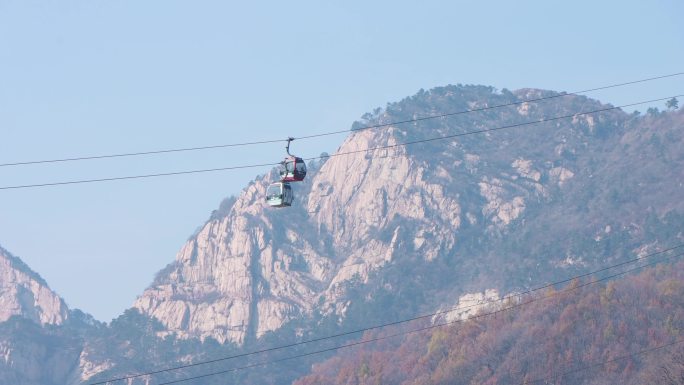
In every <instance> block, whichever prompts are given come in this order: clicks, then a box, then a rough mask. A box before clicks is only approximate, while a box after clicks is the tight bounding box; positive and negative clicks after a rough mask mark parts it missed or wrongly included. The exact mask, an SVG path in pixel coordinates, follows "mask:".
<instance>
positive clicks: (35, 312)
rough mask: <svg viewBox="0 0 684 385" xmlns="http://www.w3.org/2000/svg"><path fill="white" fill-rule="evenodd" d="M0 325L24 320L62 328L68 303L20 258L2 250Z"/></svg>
mask: <svg viewBox="0 0 684 385" xmlns="http://www.w3.org/2000/svg"><path fill="white" fill-rule="evenodd" d="M0 304H1V306H0V322H4V321H7V320H8V319H9V318H10V317H13V316H20V317H23V318H26V319H29V320H31V321H34V322H36V323H37V324H40V325H61V324H62V323H64V321H65V320H66V319H67V316H68V312H69V310H68V309H67V306H66V304H65V303H64V301H63V300H62V299H61V298H60V297H59V296H58V295H57V294H55V293H54V292H53V291H52V290H50V288H49V287H48V285H47V283H46V282H45V280H43V279H42V278H41V277H40V276H39V275H38V274H37V273H35V272H34V271H32V270H31V269H29V267H28V266H26V264H25V263H24V262H23V261H21V260H20V259H19V258H17V257H15V256H13V255H12V254H10V253H9V252H8V251H6V250H5V249H3V248H0Z"/></svg>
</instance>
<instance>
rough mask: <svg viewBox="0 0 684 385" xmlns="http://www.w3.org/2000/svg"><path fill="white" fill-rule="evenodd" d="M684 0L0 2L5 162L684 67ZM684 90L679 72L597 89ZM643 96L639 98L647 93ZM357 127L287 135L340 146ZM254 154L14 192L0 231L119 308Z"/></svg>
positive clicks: (207, 157) (42, 265) (87, 165)
mask: <svg viewBox="0 0 684 385" xmlns="http://www.w3.org/2000/svg"><path fill="white" fill-rule="evenodd" d="M682 15H684V2H682V1H681V0H672V1H650V2H645V1H564V2H561V1H548V0H546V1H486V2H485V1H482V2H475V1H425V0H424V1H420V2H418V1H412V2H408V1H396V0H395V1H336V2H323V1H309V2H282V1H272V2H246V1H242V2H230V1H172V0H159V1H139V0H136V1H132V0H116V1H114V0H111V1H103V0H87V1H64V0H62V1H34V0H0V163H6V162H12V161H22V160H36V159H49V158H60V157H68V156H74V155H92V154H107V153H117V152H129V151H144V150H153V149H164V148H174V147H185V146H202V145H212V144H221V143H232V142H240V141H251V140H261V139H277V138H284V137H287V136H290V135H291V136H295V137H296V136H299V135H306V134H311V133H317V132H325V131H332V130H340V129H347V128H349V127H350V125H351V123H352V122H353V121H354V120H355V119H357V118H358V117H359V116H361V115H362V114H363V113H365V112H367V111H371V110H372V109H374V108H375V107H378V106H384V105H385V104H386V103H387V102H391V101H396V100H399V99H401V98H403V97H405V96H408V95H411V94H413V93H415V92H416V91H417V90H418V89H420V88H425V89H428V88H431V87H434V86H441V85H446V84H449V83H452V84H455V83H464V84H470V83H476V84H486V85H492V86H495V87H497V88H509V89H516V88H522V87H539V88H548V89H555V90H564V91H573V90H580V89H585V88H591V87H596V86H601V85H606V84H611V83H617V82H622V81H629V80H634V79H639V78H644V77H649V76H655V75H662V74H668V73H674V72H681V71H684V49H683V47H684V43H683V42H684V23H682ZM681 93H684V77H681V78H676V79H669V80H664V81H659V82H654V83H652V84H648V85H641V86H632V87H628V88H624V89H620V90H613V91H610V92H603V93H596V94H591V95H589V96H592V97H597V98H600V99H601V100H603V101H605V102H610V103H613V104H616V105H617V104H622V103H629V102H634V101H639V100H643V99H649V98H658V97H664V96H668V95H673V94H681ZM641 110H645V108H641ZM342 139H343V136H337V137H328V138H326V139H325V140H320V141H315V140H311V141H302V142H295V143H294V144H293V150H294V151H296V152H297V153H299V154H301V155H304V156H307V157H308V156H316V155H319V154H320V153H321V152H323V151H328V152H333V151H334V150H335V149H336V148H337V146H338V144H339V143H340V142H341V141H342ZM282 152H283V144H280V143H279V144H273V145H266V146H258V147H246V148H241V149H235V148H233V149H222V150H213V151H206V152H202V153H184V154H175V155H164V156H156V157H145V158H135V159H127V160H122V159H119V160H98V161H89V162H79V163H77V164H74V163H71V164H51V165H34V166H23V167H4V168H0V186H8V185H17V184H26V183H41V182H52V181H62V180H71V179H82V178H96V177H109V176H120V175H129V174H141V173H150V172H168V171H178V170H189V169H196V168H212V167H223V166H231V165H240V164H251V163H266V162H274V163H275V162H277V161H279V159H280V158H281V156H282ZM266 171H268V169H267V168H264V169H252V170H245V171H240V172H220V173H212V174H202V175H193V176H180V177H169V178H160V179H147V180H137V181H125V182H109V183H99V184H91V185H75V186H63V187H51V188H38V189H26V190H11V191H10V190H6V191H0V245H2V246H3V247H5V248H7V249H8V250H10V251H11V252H12V253H14V254H15V255H18V256H20V257H21V258H22V259H23V260H24V261H26V262H27V263H28V264H29V266H31V267H32V268H33V269H34V270H36V271H37V272H38V273H40V274H41V275H42V276H43V277H44V278H45V279H46V280H47V281H48V283H49V284H50V286H51V287H52V288H53V289H55V290H56V291H57V292H58V293H59V294H60V295H62V296H63V297H64V298H65V300H66V301H67V303H68V304H69V305H70V306H71V307H77V308H81V309H83V310H85V311H87V312H90V313H92V314H93V315H95V317H97V318H98V319H101V320H105V321H109V320H110V319H111V318H113V317H115V316H117V315H118V314H120V313H121V312H122V311H123V310H124V309H125V308H126V307H128V306H129V305H130V304H131V303H132V302H133V300H134V299H135V296H136V295H137V294H139V293H140V292H142V290H143V289H144V288H145V287H146V286H147V285H148V284H149V283H150V282H151V281H152V279H153V276H154V273H155V272H156V271H158V270H160V269H161V268H162V267H164V266H165V265H166V264H167V263H170V262H171V261H172V260H173V258H174V256H175V253H176V251H177V250H178V248H179V247H180V246H181V245H182V243H183V242H184V241H185V240H186V239H187V237H188V236H189V235H190V234H191V233H192V232H193V231H194V230H195V228H196V227H197V226H199V225H201V224H202V223H203V222H204V221H205V220H206V218H208V216H209V214H210V212H211V211H212V210H213V209H215V208H216V207H217V206H218V204H219V202H220V201H221V199H222V198H223V197H225V196H228V195H231V194H237V193H238V192H239V191H240V190H241V189H242V187H243V186H245V185H246V183H247V182H248V181H249V180H250V179H252V178H253V177H254V176H255V175H257V174H260V173H263V172H266Z"/></svg>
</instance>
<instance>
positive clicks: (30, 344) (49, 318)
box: [0, 248, 80, 385]
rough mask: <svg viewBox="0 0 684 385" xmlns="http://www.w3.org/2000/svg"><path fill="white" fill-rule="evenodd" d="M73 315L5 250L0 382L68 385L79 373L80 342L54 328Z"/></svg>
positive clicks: (0, 274)
mask: <svg viewBox="0 0 684 385" xmlns="http://www.w3.org/2000/svg"><path fill="white" fill-rule="evenodd" d="M71 315H72V312H71V311H70V310H69V309H68V308H67V306H66V304H65V303H64V300H62V298H60V297H59V296H58V295H57V294H56V293H55V292H53V291H52V290H50V288H49V287H48V285H47V283H46V282H45V280H43V278H41V277H40V276H39V275H38V274H37V273H35V272H34V271H32V270H31V269H30V268H29V267H28V266H26V264H25V263H24V262H23V261H22V260H21V259H19V258H18V257H15V256H13V255H12V254H10V253H9V252H8V251H7V250H5V249H2V248H0V357H1V359H0V383H2V384H15V385H23V384H26V385H29V384H45V385H52V384H54V385H57V384H64V383H66V381H69V379H70V378H72V376H73V373H74V372H75V371H76V370H77V368H76V361H77V360H78V356H79V353H80V349H79V347H78V346H79V342H78V341H77V339H75V338H74V337H72V336H68V335H65V334H62V333H59V332H58V333H54V329H55V328H58V329H59V328H61V327H62V326H64V325H65V324H67V323H69V322H70V317H71Z"/></svg>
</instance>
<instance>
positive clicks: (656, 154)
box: [134, 86, 684, 345]
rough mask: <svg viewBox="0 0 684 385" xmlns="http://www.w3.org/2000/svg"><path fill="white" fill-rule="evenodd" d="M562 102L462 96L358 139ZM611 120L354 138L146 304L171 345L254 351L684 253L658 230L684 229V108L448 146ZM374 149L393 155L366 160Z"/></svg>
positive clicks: (485, 93)
mask: <svg viewBox="0 0 684 385" xmlns="http://www.w3.org/2000/svg"><path fill="white" fill-rule="evenodd" d="M554 94H555V93H553V92H551V91H543V90H534V89H524V90H518V91H516V92H510V91H507V90H503V91H500V92H499V91H497V90H495V89H493V88H491V87H483V86H448V87H442V88H437V89H433V90H430V91H421V92H420V93H418V94H417V95H415V96H413V97H410V98H407V99H405V100H402V101H400V102H398V103H393V104H389V105H388V106H387V108H385V109H383V110H380V109H379V110H376V111H375V112H374V113H373V114H367V115H365V116H364V119H363V121H361V122H357V126H373V125H383V124H388V123H391V122H394V121H403V120H408V119H413V118H416V117H424V116H429V115H431V114H436V113H442V112H444V111H458V110H466V109H474V108H480V107H486V106H492V105H498V104H507V103H513V102H520V101H521V100H526V99H531V98H540V97H547V96H552V95H554ZM607 107H610V106H606V105H603V104H601V103H599V102H598V101H595V100H591V99H589V98H586V97H584V96H574V95H570V96H563V97H560V98H556V99H553V100H552V101H546V102H540V103H524V104H520V105H516V106H510V107H505V108H500V109H489V110H485V111H481V112H477V113H471V114H462V115H457V116H455V117H450V118H443V119H436V120H425V121H421V122H420V123H412V124H411V125H407V124H403V125H391V124H390V125H389V126H388V127H381V128H378V129H368V130H357V131H352V132H351V133H350V135H349V136H348V137H347V139H346V140H345V141H344V142H343V143H342V145H341V146H340V148H339V149H338V151H337V153H336V154H333V155H332V156H330V157H328V158H324V159H322V160H321V161H320V162H318V163H316V164H311V165H310V169H311V170H310V173H309V176H308V177H307V180H306V181H305V182H304V183H301V184H298V185H297V186H295V195H296V197H297V199H296V202H295V204H294V206H293V207H292V208H288V209H285V210H274V209H272V208H269V207H267V206H266V205H265V204H264V202H263V197H264V194H265V190H266V187H267V186H268V184H269V183H270V182H272V181H273V180H275V179H276V178H277V176H276V174H275V173H274V172H272V173H270V174H269V175H266V176H264V177H261V178H258V179H257V180H255V181H254V182H253V183H251V184H250V185H249V186H248V187H247V188H246V189H245V190H244V191H243V192H242V193H241V194H240V195H239V196H238V197H236V198H234V199H231V200H230V201H228V202H227V203H226V205H224V210H223V213H222V214H221V215H218V216H214V217H213V218H212V219H210V220H209V221H208V222H207V223H206V224H205V225H204V227H203V228H202V229H201V230H200V231H199V232H198V234H196V235H195V236H194V237H192V238H191V239H190V240H189V241H188V242H187V243H186V245H185V246H184V247H183V248H182V249H181V251H180V252H179V253H178V255H177V256H176V259H175V261H174V262H173V263H172V264H170V265H169V266H168V267H167V268H166V269H164V270H163V271H161V272H160V273H159V274H158V276H157V279H156V280H155V283H154V284H153V285H152V286H151V287H150V288H149V289H147V290H146V291H145V292H144V293H143V294H142V295H141V296H140V297H139V298H138V300H137V301H136V302H135V305H134V308H136V309H138V310H139V311H140V312H141V313H143V314H146V315H149V316H151V317H153V318H155V319H157V320H159V321H160V322H161V323H162V324H163V325H164V328H165V330H164V331H163V332H162V333H160V336H163V335H174V336H178V337H180V338H200V339H205V338H212V339H215V340H217V341H219V342H221V343H223V342H232V343H236V344H238V345H240V344H243V343H245V341H249V340H256V339H259V338H260V337H261V336H263V335H265V334H266V333H269V332H276V331H278V330H280V329H282V328H283V327H284V326H285V325H287V324H288V323H289V322H292V321H295V320H302V319H308V320H310V321H311V324H310V325H317V324H320V323H321V322H324V321H323V320H325V319H334V320H337V321H335V322H337V323H340V324H342V323H344V322H346V321H345V320H350V317H351V318H352V320H351V323H352V324H353V323H354V322H355V321H354V320H353V318H354V317H358V315H357V314H364V317H369V316H370V317H371V318H377V319H378V320H379V319H385V318H388V319H389V318H396V316H399V315H402V314H406V315H409V314H414V313H415V312H417V311H418V310H421V309H432V308H434V307H436V306H439V305H440V302H442V301H444V300H443V298H458V297H459V296H460V295H463V294H465V293H467V292H481V291H484V290H487V289H497V290H499V291H500V292H506V291H509V290H515V289H519V288H525V287H527V286H528V285H529V284H530V283H532V282H534V280H535V279H537V280H538V279H540V278H541V279H544V280H548V279H552V278H554V277H558V276H561V275H565V274H568V273H573V272H578V271H584V270H586V269H587V268H591V267H596V266H600V265H601V264H602V263H605V262H612V261H614V260H620V259H623V258H627V257H628V256H631V255H633V254H634V253H635V252H637V251H643V250H652V249H655V248H656V247H657V246H659V245H667V244H669V243H671V242H674V241H675V240H674V239H673V238H672V237H671V236H670V235H671V234H670V235H668V234H659V233H657V232H656V230H658V229H660V227H659V226H665V227H667V226H673V225H675V224H679V223H680V221H681V215H680V214H681V212H682V209H683V208H684V207H683V205H684V203H683V201H682V200H681V199H672V197H673V196H677V194H679V195H680V196H681V188H682V187H681V183H682V180H683V172H682V170H683V169H684V168H682V150H681V149H682V133H681V130H680V129H679V127H681V122H682V114H681V113H676V114H662V115H659V116H647V117H638V116H635V115H628V114H626V113H624V112H622V111H620V110H610V111H605V112H600V113H596V114H591V115H575V116H574V117H573V118H571V119H560V120H554V121H551V122H542V123H537V124H531V125H527V126H521V127H517V128H514V129H507V130H500V131H496V132H490V133H486V134H478V135H465V136H458V137H452V138H450V139H446V140H433V139H435V138H439V137H444V136H453V135H459V134H464V133H466V132H468V131H473V130H483V129H491V128H497V127H502V126H514V125H520V124H524V123H527V122H539V121H540V120H542V119H548V118H550V117H555V116H563V115H572V114H577V113H578V112H581V111H592V110H598V109H605V108H607ZM355 127H356V126H355ZM423 140H427V141H425V142H421V143H416V144H413V145H410V146H395V145H397V144H401V143H405V142H418V141H423ZM376 147H385V148H382V149H378V150H373V151H365V150H366V149H369V148H376ZM671 222H672V223H671ZM385 302H387V303H385ZM377 306H380V307H377ZM352 308H356V310H357V312H354V314H351V313H350V309H352ZM380 308H381V309H383V311H382V312H379V311H378V310H377V309H380ZM359 312H360V313H359ZM290 332H294V331H292V330H291V331H288V333H290Z"/></svg>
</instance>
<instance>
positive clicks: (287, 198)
mask: <svg viewBox="0 0 684 385" xmlns="http://www.w3.org/2000/svg"><path fill="white" fill-rule="evenodd" d="M293 198H294V196H293V195H292V187H291V186H290V183H288V182H275V183H271V185H270V186H268V190H266V203H268V205H269V206H271V207H289V206H292V199H293Z"/></svg>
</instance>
